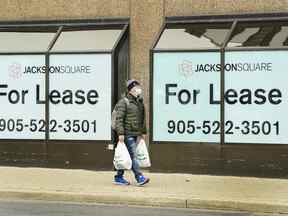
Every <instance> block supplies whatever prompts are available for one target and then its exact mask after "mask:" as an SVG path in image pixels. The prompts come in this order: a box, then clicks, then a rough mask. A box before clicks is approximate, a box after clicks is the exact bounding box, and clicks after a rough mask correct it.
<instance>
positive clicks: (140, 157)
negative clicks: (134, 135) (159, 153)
mask: <svg viewBox="0 0 288 216" xmlns="http://www.w3.org/2000/svg"><path fill="white" fill-rule="evenodd" d="M136 160H137V161H138V164H139V166H140V167H150V166H151V162H150V157H149V153H148V149H147V146H146V143H145V141H144V139H141V140H140V141H139V143H138V145H137V147H136Z"/></svg>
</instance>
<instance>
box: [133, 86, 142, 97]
mask: <svg viewBox="0 0 288 216" xmlns="http://www.w3.org/2000/svg"><path fill="white" fill-rule="evenodd" d="M131 94H132V95H133V96H134V97H139V96H140V95H141V94H142V89H141V88H139V87H136V88H135V87H134V88H133V89H132V91H131Z"/></svg>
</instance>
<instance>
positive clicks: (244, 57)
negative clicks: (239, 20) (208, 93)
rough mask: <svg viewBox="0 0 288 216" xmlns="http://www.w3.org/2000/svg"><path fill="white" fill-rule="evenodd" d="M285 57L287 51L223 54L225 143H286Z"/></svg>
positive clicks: (287, 89) (287, 139) (287, 98)
mask: <svg viewBox="0 0 288 216" xmlns="http://www.w3.org/2000/svg"><path fill="white" fill-rule="evenodd" d="M287 57H288V52H287V51H242V52H239V51H237V52H226V55H225V61H226V62H227V63H229V64H226V73H225V89H226V91H225V94H226V97H225V99H226V100H225V102H226V103H225V124H226V126H225V130H226V135H225V141H226V142H231V143H264V144H269V143H270V144H273V143H275V144H288V133H287V131H288V121H287V110H288V88H287V72H288V71H287V70H288V62H287ZM229 65H230V66H229ZM232 66H234V69H233V68H232Z"/></svg>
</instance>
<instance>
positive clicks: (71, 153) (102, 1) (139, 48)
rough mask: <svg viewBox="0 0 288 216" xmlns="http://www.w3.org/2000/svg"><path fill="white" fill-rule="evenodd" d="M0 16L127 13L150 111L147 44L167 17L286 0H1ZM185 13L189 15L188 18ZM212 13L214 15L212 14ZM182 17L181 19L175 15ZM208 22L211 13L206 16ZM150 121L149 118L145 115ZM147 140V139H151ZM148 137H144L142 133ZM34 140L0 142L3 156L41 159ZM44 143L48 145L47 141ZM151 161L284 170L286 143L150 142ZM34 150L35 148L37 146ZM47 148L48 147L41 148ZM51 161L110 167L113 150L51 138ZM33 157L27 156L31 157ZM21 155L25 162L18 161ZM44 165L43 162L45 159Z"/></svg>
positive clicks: (230, 11) (263, 10)
mask: <svg viewBox="0 0 288 216" xmlns="http://www.w3.org/2000/svg"><path fill="white" fill-rule="evenodd" d="M0 10H1V13H0V20H1V21H2V22H3V23H5V22H10V21H20V22H22V21H39V20H42V21H49V20H50V21H51V20H59V21H67V20H68V21H69V20H93V19H97V20H99V19H102V18H103V19H118V18H121V19H122V18H127V19H128V22H129V76H130V77H133V78H135V79H138V80H139V81H140V82H141V83H142V85H143V87H144V90H145V92H144V98H145V103H146V107H147V111H148V113H150V109H151V106H150V105H151V104H150V102H149V101H150V98H151V97H152V92H151V91H150V90H151V52H150V51H151V49H152V46H153V43H154V42H155V40H156V39H157V37H158V36H159V32H160V30H161V27H162V26H163V24H164V23H165V22H166V21H167V20H166V18H167V17H192V16H200V17H201V16H212V17H213V16H214V15H215V16H217V15H227V16H230V15H231V16H233V15H235V14H237V15H240V16H244V17H245V14H249V15H251V14H253V16H254V17H255V19H257V14H259V17H262V16H263V14H272V13H273V14H274V17H277V14H278V13H281V14H283V13H287V12H288V1H286V0H252V1H251V0H249V1H248V0H232V1H228V0H143V1H141V0H73V1H68V0H57V1H49V0H42V1H34V0H27V1H19V0H4V1H3V2H2V4H1V9H0ZM188 19H190V18H188ZM212 19H213V18H212ZM179 22H181V20H180V21H179ZM210 22H211V18H210ZM147 120H148V122H147V124H148V125H151V124H152V123H151V121H152V120H151V118H150V119H147ZM150 141H151V140H150ZM147 142H149V139H147ZM35 145H36V146H37V143H36V144H35V143H33V144H32V143H30V144H29V143H25V144H23V145H19V143H18V144H17V143H16V144H15V143H10V145H9V146H8V145H7V144H5V143H1V148H2V150H1V151H2V153H1V155H2V156H1V157H2V159H3V161H4V162H5V161H6V162H7V163H10V162H11V161H16V162H17V161H18V162H19V161H20V162H19V163H22V164H23V163H25V161H26V159H27V160H28V159H29V163H30V164H31V162H32V163H33V162H35V163H36V164H37V161H39V160H42V159H43V160H44V161H45V160H46V159H47V157H46V156H43V154H45V152H42V153H43V154H38V153H35V150H34V149H35V148H34V147H33V146H35ZM46 147H47V146H46ZM149 149H150V152H151V158H152V163H153V166H152V167H151V171H165V172H190V173H205V174H228V175H231V174H232V175H252V176H281V177H285V176H287V174H286V173H287V171H288V165H287V164H288V163H287V162H288V147H286V146H284V145H282V146H281V147H279V146H278V147H274V146H272V145H258V146H249V145H242V144H237V145H233V146H229V147H227V148H223V147H221V145H210V144H205V143H200V142H199V143H198V144H194V145H193V144H187V143H181V144H174V143H172V142H171V143H166V144H164V145H158V144H156V143H155V144H150V145H149ZM37 151H38V150H37ZM45 151H46V152H47V151H48V150H47V149H46V150H45ZM48 152H50V154H49V155H48V157H49V160H51V161H52V163H51V166H54V165H56V166H58V167H59V166H60V167H79V166H80V167H89V168H93V169H94V168H97V169H109V168H111V167H112V165H111V164H112V163H111V158H112V157H113V152H111V151H109V150H107V149H106V144H105V145H102V144H99V145H97V144H95V145H91V144H83V143H81V141H77V142H75V143H73V144H68V143H61V142H60V143H55V144H52V145H49V151H48ZM31 158H32V159H31ZM23 161H24V162H23ZM44 166H46V164H44Z"/></svg>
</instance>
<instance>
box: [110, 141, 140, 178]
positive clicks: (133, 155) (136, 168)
mask: <svg viewBox="0 0 288 216" xmlns="http://www.w3.org/2000/svg"><path fill="white" fill-rule="evenodd" d="M125 144H126V147H127V149H128V152H129V154H130V157H131V160H132V171H133V173H134V176H135V178H136V179H137V178H138V176H140V175H142V173H141V172H140V168H139V164H138V162H137V160H136V146H137V136H125ZM123 175H124V170H117V175H116V176H115V177H123Z"/></svg>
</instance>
